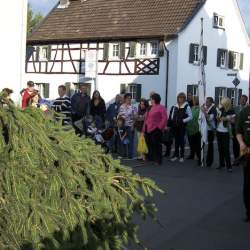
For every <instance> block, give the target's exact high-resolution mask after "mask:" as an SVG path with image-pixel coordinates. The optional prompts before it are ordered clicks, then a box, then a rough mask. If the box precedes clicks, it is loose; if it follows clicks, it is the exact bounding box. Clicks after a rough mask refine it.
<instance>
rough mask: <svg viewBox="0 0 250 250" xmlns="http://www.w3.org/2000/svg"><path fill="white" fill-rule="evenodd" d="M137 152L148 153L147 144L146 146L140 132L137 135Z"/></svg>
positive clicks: (140, 153)
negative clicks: (138, 135)
mask: <svg viewBox="0 0 250 250" xmlns="http://www.w3.org/2000/svg"><path fill="white" fill-rule="evenodd" d="M137 152H138V154H139V155H146V154H148V146H147V143H146V140H145V137H144V135H143V134H141V135H140V137H139V141H138V146H137Z"/></svg>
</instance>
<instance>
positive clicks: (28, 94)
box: [21, 81, 35, 109]
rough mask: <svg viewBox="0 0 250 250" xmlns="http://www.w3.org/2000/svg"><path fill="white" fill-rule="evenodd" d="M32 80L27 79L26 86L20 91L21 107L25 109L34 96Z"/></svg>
mask: <svg viewBox="0 0 250 250" xmlns="http://www.w3.org/2000/svg"><path fill="white" fill-rule="evenodd" d="M34 85H35V84H34V82H32V81H28V82H27V88H26V89H24V90H23V91H21V94H22V108H23V109H25V108H27V107H28V106H29V102H30V100H31V98H32V97H33V96H34V90H35V89H34Z"/></svg>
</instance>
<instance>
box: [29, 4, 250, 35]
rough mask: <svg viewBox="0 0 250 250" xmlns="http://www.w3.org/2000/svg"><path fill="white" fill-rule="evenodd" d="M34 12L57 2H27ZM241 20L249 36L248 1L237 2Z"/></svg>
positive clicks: (50, 7) (46, 8)
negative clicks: (241, 16)
mask: <svg viewBox="0 0 250 250" xmlns="http://www.w3.org/2000/svg"><path fill="white" fill-rule="evenodd" d="M28 1H29V3H30V4H31V7H32V9H33V10H34V11H35V12H41V13H42V14H43V15H46V14H47V13H48V12H49V11H50V10H51V9H52V8H53V7H54V5H55V4H56V3H57V2H58V0H28ZM238 3H239V5H240V8H241V12H242V15H243V19H244V21H245V24H246V27H247V30H248V33H249V35H250V15H249V13H250V0H238Z"/></svg>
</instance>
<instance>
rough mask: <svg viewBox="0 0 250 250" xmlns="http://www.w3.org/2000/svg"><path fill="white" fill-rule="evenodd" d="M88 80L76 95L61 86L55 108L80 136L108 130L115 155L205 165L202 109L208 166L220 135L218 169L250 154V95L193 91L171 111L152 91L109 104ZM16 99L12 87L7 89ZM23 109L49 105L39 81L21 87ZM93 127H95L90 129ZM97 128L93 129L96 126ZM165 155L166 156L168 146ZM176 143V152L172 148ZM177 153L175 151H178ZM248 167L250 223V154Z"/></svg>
mask: <svg viewBox="0 0 250 250" xmlns="http://www.w3.org/2000/svg"><path fill="white" fill-rule="evenodd" d="M87 90H88V89H87V87H86V85H84V84H81V85H80V86H79V91H78V92H77V93H75V94H74V95H73V96H72V97H71V98H70V97H68V96H67V95H66V87H65V86H64V85H61V86H59V87H58V95H59V97H58V98H57V99H56V100H55V101H53V103H52V105H51V108H52V109H54V111H55V118H56V119H57V120H58V121H60V122H61V123H62V125H72V126H73V127H74V129H75V131H76V134H78V135H80V136H82V135H87V134H88V131H90V130H91V129H93V128H95V129H96V130H95V131H99V130H101V131H103V130H105V129H106V130H108V132H109V135H110V136H109V137H108V139H107V140H108V141H107V147H108V149H109V151H110V152H111V153H114V154H115V153H116V154H118V155H119V156H120V157H122V158H126V159H135V158H136V159H140V160H143V161H150V162H152V163H154V164H157V165H161V164H162V158H163V157H167V158H169V159H170V160H171V161H172V162H174V161H177V160H178V161H179V162H180V163H183V162H184V161H185V159H187V160H194V159H196V160H197V163H198V165H201V164H202V162H201V133H200V128H199V117H200V112H203V113H204V114H205V117H206V120H207V139H208V143H207V150H206V157H205V161H206V164H205V165H206V167H211V166H212V165H213V163H214V144H215V138H217V144H218V152H219V164H218V166H217V169H222V168H225V167H226V169H227V171H228V172H232V166H234V165H235V166H237V165H239V162H240V161H239V159H241V157H242V155H244V152H246V151H247V154H246V155H250V150H249V147H250V107H249V106H248V104H247V103H248V97H247V96H246V95H242V96H241V97H240V100H239V105H236V106H233V105H232V101H231V99H229V98H227V97H225V98H222V99H221V100H220V106H219V107H218V106H216V105H215V103H214V100H213V98H212V97H207V98H206V103H205V104H204V105H202V106H200V104H199V99H198V98H197V97H193V96H192V95H191V94H190V93H189V94H188V95H187V96H186V94H185V93H180V94H178V96H177V101H176V104H175V105H173V106H172V107H171V109H170V112H169V113H168V112H167V110H166V107H165V106H163V105H161V97H160V95H159V94H158V93H155V92H151V93H150V96H149V98H148V99H146V98H142V99H141V100H140V102H139V105H138V107H136V106H134V105H133V104H132V95H131V94H130V93H126V94H124V95H120V94H118V95H117V96H116V97H115V100H114V102H113V103H111V104H110V105H109V106H108V107H106V104H105V101H104V99H103V98H102V96H101V94H100V92H99V91H97V90H95V91H94V93H93V95H92V98H90V96H89V95H88V92H87ZM4 92H5V93H6V95H7V96H8V98H10V95H11V94H12V92H13V91H12V90H10V89H4ZM21 95H22V108H23V109H25V108H27V107H29V106H33V107H39V106H41V105H44V104H45V103H46V101H45V100H42V98H41V96H40V95H39V92H38V91H37V90H36V89H35V87H34V83H33V82H32V81H29V82H28V83H27V88H26V89H24V90H23V91H21ZM90 126H92V128H91V129H89V127H90ZM91 131H92V130H91ZM140 137H143V138H144V139H145V144H146V147H147V150H146V152H145V153H143V154H141V155H138V154H137V148H138V145H137V143H138V142H139V141H140V140H138V138H140ZM230 142H232V145H233V147H232V148H233V155H234V161H233V162H231V147H230ZM187 143H188V144H189V155H188V156H187V157H186V158H185V150H186V147H185V146H186V144H187ZM163 145H164V149H165V154H163V147H162V146H163ZM172 147H173V150H172ZM172 152H173V153H172ZM245 165H246V167H245V168H244V201H245V205H246V208H247V219H246V220H247V221H250V197H249V192H250V158H249V157H248V158H247V159H246V161H245Z"/></svg>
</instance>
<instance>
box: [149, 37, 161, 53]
mask: <svg viewBox="0 0 250 250" xmlns="http://www.w3.org/2000/svg"><path fill="white" fill-rule="evenodd" d="M149 44H150V46H149V47H150V56H157V55H158V53H159V43H158V42H157V41H152V42H150V43H149Z"/></svg>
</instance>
